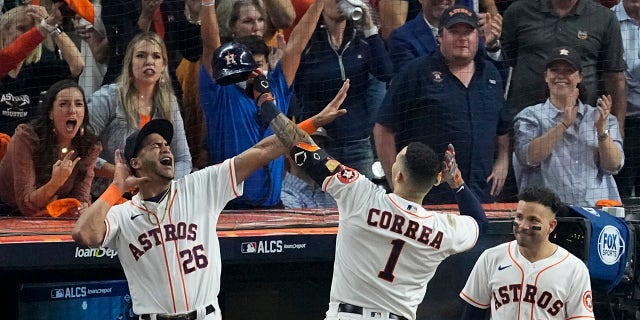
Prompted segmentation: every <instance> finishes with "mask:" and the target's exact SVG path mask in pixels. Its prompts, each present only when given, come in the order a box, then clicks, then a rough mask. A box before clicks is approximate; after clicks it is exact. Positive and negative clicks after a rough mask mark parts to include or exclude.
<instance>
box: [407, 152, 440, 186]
mask: <svg viewBox="0 0 640 320" xmlns="http://www.w3.org/2000/svg"><path fill="white" fill-rule="evenodd" d="M404 166H405V168H406V169H407V174H408V175H409V177H408V179H410V180H411V181H412V182H413V183H415V185H416V186H424V187H426V188H431V187H432V186H433V183H434V182H435V181H436V179H437V176H438V173H440V171H442V161H441V160H440V158H438V155H437V154H436V152H435V151H433V149H431V148H430V147H429V146H427V145H426V144H424V143H422V142H411V143H409V145H407V152H406V154H405V155H404Z"/></svg>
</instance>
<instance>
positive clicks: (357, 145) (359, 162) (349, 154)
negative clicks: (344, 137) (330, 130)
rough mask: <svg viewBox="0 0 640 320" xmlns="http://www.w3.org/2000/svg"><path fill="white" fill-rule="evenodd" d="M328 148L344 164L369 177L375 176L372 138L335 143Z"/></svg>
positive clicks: (330, 153)
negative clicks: (372, 167) (372, 168)
mask: <svg viewBox="0 0 640 320" xmlns="http://www.w3.org/2000/svg"><path fill="white" fill-rule="evenodd" d="M326 150H327V152H328V153H329V155H331V156H332V157H334V158H335V159H336V160H338V161H340V163H342V164H343V165H345V166H347V167H350V168H353V169H356V170H358V172H360V173H361V174H363V175H365V176H366V177H367V178H369V179H371V178H373V171H372V170H371V166H372V165H373V149H372V148H371V140H370V138H366V139H360V140H351V141H346V142H343V143H333V144H332V145H330V146H328V147H327V148H326Z"/></svg>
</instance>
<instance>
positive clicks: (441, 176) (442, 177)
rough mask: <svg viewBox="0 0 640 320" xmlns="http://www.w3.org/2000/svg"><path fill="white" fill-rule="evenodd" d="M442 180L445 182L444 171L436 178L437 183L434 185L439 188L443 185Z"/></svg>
mask: <svg viewBox="0 0 640 320" xmlns="http://www.w3.org/2000/svg"><path fill="white" fill-rule="evenodd" d="M442 180H444V171H440V172H438V175H437V176H436V182H434V183H433V185H434V186H439V185H440V184H441V183H442Z"/></svg>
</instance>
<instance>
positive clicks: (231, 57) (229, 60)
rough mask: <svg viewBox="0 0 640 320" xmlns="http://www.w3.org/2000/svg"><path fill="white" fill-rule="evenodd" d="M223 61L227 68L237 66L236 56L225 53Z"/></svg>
mask: <svg viewBox="0 0 640 320" xmlns="http://www.w3.org/2000/svg"><path fill="white" fill-rule="evenodd" d="M224 59H225V60H227V66H230V65H232V64H238V63H237V62H236V55H235V54H233V53H231V52H227V55H226V56H225V57H224Z"/></svg>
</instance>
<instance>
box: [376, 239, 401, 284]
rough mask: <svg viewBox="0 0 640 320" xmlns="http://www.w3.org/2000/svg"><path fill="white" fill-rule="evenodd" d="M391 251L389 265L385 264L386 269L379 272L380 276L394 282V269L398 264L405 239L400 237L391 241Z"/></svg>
mask: <svg viewBox="0 0 640 320" xmlns="http://www.w3.org/2000/svg"><path fill="white" fill-rule="evenodd" d="M391 245H392V246H393V248H391V253H390V254H389V258H388V259H387V265H385V266H384V270H382V271H380V272H378V278H382V279H384V280H387V281H389V282H393V278H395V276H394V275H393V270H394V269H395V268H396V265H397V264H398V258H399V257H400V252H402V247H404V241H403V240H400V239H395V240H393V241H391Z"/></svg>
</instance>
